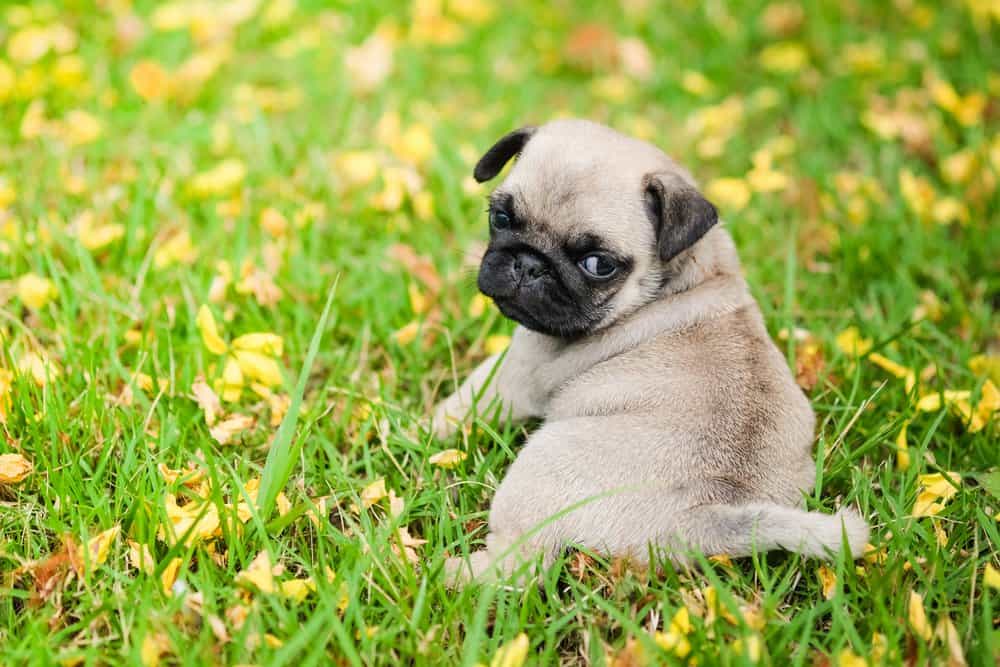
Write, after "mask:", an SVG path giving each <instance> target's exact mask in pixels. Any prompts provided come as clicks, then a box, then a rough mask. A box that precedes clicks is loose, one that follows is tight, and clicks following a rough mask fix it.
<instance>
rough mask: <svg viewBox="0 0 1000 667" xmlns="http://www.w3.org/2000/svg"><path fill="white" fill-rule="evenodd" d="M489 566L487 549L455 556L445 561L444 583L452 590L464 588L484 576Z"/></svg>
mask: <svg viewBox="0 0 1000 667" xmlns="http://www.w3.org/2000/svg"><path fill="white" fill-rule="evenodd" d="M488 567H489V556H487V554H486V551H485V550H484V551H476V552H473V553H471V554H469V557H468V558H465V557H464V556H455V557H452V558H449V559H447V560H446V561H445V562H444V585H445V587H447V588H449V589H451V590H457V589H459V588H464V587H465V586H466V585H468V584H469V583H471V582H472V581H474V580H476V579H478V578H480V577H482V575H483V573H484V572H485V571H486V570H487V568H488Z"/></svg>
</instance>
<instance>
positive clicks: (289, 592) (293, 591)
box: [278, 579, 316, 602]
mask: <svg viewBox="0 0 1000 667" xmlns="http://www.w3.org/2000/svg"><path fill="white" fill-rule="evenodd" d="M278 587H279V590H280V591H281V594H282V595H284V596H285V597H286V598H290V599H292V600H294V601H296V602H302V601H303V600H305V599H306V598H307V597H309V594H310V593H313V592H315V590H316V582H315V581H313V580H312V579H289V580H288V581H282V582H281V583H280V584H279V585H278Z"/></svg>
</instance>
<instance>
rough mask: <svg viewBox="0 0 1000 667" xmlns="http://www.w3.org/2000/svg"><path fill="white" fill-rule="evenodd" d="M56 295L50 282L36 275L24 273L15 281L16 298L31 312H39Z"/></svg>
mask: <svg viewBox="0 0 1000 667" xmlns="http://www.w3.org/2000/svg"><path fill="white" fill-rule="evenodd" d="M58 293H59V292H58V291H57V290H56V286H55V284H54V283H53V282H52V281H51V280H49V279H48V278H43V277H42V276H40V275H38V274H36V273H26V274H24V275H23V276H21V277H20V278H18V279H17V297H18V298H19V299H20V300H21V303H23V304H24V305H25V306H27V307H28V308H31V309H32V310H41V309H42V308H44V307H45V306H46V305H47V304H48V303H49V302H50V301H52V299H54V298H55V297H56V296H57V295H58Z"/></svg>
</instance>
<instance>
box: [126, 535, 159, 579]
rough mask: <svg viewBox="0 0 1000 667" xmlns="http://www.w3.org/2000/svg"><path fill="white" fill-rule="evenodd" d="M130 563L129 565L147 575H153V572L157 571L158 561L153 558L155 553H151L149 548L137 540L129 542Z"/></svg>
mask: <svg viewBox="0 0 1000 667" xmlns="http://www.w3.org/2000/svg"><path fill="white" fill-rule="evenodd" d="M128 562H129V565H131V566H132V567H134V568H135V569H137V570H139V571H140V572H144V573H145V574H153V571H154V570H156V560H155V559H154V558H153V552H152V551H150V549H149V546H148V545H145V544H140V543H138V542H136V541H135V540H129V541H128Z"/></svg>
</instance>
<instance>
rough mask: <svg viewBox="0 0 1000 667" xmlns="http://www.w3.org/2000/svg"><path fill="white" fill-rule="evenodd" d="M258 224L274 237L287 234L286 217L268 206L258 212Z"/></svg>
mask: <svg viewBox="0 0 1000 667" xmlns="http://www.w3.org/2000/svg"><path fill="white" fill-rule="evenodd" d="M260 226H261V228H262V229H263V230H264V231H266V232H267V233H268V234H270V235H271V236H273V237H275V238H279V237H282V236H286V235H287V234H288V218H286V217H285V216H284V215H282V213H281V211H279V210H278V209H276V208H273V207H271V206H268V207H267V208H265V209H264V210H263V211H261V213H260Z"/></svg>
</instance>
